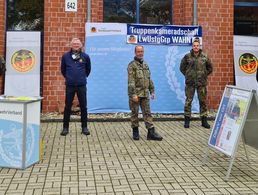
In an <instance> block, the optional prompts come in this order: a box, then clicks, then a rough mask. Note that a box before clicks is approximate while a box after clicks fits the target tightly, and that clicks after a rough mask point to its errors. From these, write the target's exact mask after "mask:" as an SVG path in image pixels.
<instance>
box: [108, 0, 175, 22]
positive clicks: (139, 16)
mask: <svg viewBox="0 0 258 195" xmlns="http://www.w3.org/2000/svg"><path fill="white" fill-rule="evenodd" d="M137 10H138V11H137ZM171 12H172V0H127V1H126V0H104V22H123V23H137V22H140V23H147V24H170V23H171V21H172V19H171V18H172V13H171Z"/></svg>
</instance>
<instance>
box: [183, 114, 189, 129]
mask: <svg viewBox="0 0 258 195" xmlns="http://www.w3.org/2000/svg"><path fill="white" fill-rule="evenodd" d="M189 127H190V117H189V116H185V124H184V128H189Z"/></svg>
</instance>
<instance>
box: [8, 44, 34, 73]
mask: <svg viewBox="0 0 258 195" xmlns="http://www.w3.org/2000/svg"><path fill="white" fill-rule="evenodd" d="M35 62H36V57H35V55H34V54H33V53H32V52H31V51H29V50H26V49H21V50H19V51H16V52H15V53H14V54H13V55H12V58H11V63H12V67H13V68H14V69H15V70H16V71H18V72H29V71H30V70H32V69H33V67H34V65H35Z"/></svg>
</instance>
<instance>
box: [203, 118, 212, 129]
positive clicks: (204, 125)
mask: <svg viewBox="0 0 258 195" xmlns="http://www.w3.org/2000/svg"><path fill="white" fill-rule="evenodd" d="M202 126H203V127H204V128H206V129H209V128H210V127H211V126H210V125H209V123H208V122H207V117H206V116H203V117H202Z"/></svg>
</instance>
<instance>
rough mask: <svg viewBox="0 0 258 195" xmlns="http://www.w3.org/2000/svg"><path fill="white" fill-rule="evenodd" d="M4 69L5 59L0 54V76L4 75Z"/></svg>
mask: <svg viewBox="0 0 258 195" xmlns="http://www.w3.org/2000/svg"><path fill="white" fill-rule="evenodd" d="M5 71H6V68H5V60H4V58H3V57H2V56H0V76H1V75H4V73H5Z"/></svg>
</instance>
